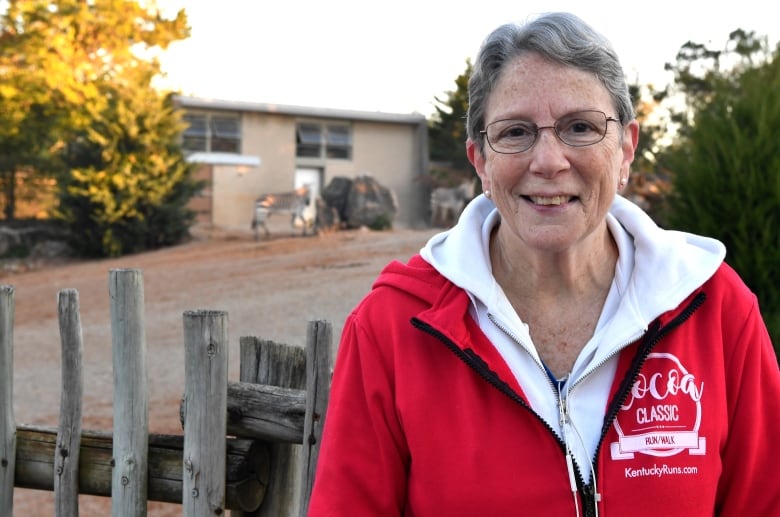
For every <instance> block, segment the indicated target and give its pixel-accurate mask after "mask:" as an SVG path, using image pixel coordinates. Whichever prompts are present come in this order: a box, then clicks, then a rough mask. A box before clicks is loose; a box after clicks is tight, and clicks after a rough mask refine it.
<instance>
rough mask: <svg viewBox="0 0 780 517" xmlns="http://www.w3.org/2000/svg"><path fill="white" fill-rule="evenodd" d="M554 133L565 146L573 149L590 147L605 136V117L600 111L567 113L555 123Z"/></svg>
mask: <svg viewBox="0 0 780 517" xmlns="http://www.w3.org/2000/svg"><path fill="white" fill-rule="evenodd" d="M555 132H556V133H557V134H558V137H559V138H560V139H561V140H562V141H563V142H564V143H565V144H568V145H571V146H574V147H582V146H585V145H592V144H595V143H596V142H600V141H601V140H602V139H603V138H604V135H606V134H607V116H606V115H605V114H604V113H602V112H600V111H579V112H576V113H569V114H568V115H565V116H563V117H561V118H560V119H558V121H557V122H556V123H555Z"/></svg>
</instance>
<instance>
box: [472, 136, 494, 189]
mask: <svg viewBox="0 0 780 517" xmlns="http://www.w3.org/2000/svg"><path fill="white" fill-rule="evenodd" d="M466 156H468V159H469V162H471V165H473V166H474V170H476V171H477V176H479V179H480V181H482V190H490V178H489V177H488V175H487V173H486V172H485V156H484V155H483V154H482V150H481V149H480V148H479V146H478V145H477V144H476V143H475V142H474V141H473V140H472V139H471V138H469V139H468V140H466Z"/></svg>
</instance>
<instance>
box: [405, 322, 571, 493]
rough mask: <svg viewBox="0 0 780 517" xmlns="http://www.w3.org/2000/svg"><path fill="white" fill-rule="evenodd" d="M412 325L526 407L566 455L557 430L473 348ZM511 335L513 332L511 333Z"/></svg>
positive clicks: (419, 324) (428, 327)
mask: <svg viewBox="0 0 780 517" xmlns="http://www.w3.org/2000/svg"><path fill="white" fill-rule="evenodd" d="M412 325H413V326H414V327H416V328H418V329H420V330H421V331H423V332H425V333H427V334H430V335H431V336H433V337H435V338H436V339H438V340H439V341H441V342H442V343H443V344H444V346H446V347H447V348H448V349H449V350H450V351H451V352H452V353H454V354H455V355H456V356H457V357H458V358H459V359H460V360H461V361H463V362H464V363H465V364H466V366H468V367H469V368H471V369H472V370H474V371H475V372H476V373H477V374H478V375H479V376H480V377H482V378H483V379H484V380H485V381H487V382H488V383H489V384H490V385H491V386H493V387H494V388H496V389H497V390H498V391H500V392H501V393H503V394H504V395H506V396H507V397H509V398H510V399H511V400H512V401H514V402H516V403H517V404H519V405H520V406H521V407H522V408H524V409H526V410H527V411H528V412H529V413H531V415H533V417H534V418H535V419H536V420H538V421H539V423H541V424H542V425H543V426H544V428H545V429H547V430H548V431H549V432H550V434H551V435H552V437H553V438H554V439H555V441H556V443H557V444H558V447H560V449H561V452H562V453H563V454H564V456H565V455H566V444H565V443H564V441H563V440H562V439H561V438H559V437H558V434H557V433H556V432H555V430H554V429H553V428H552V427H551V426H550V425H549V424H548V423H547V422H546V421H545V420H544V419H543V418H542V417H541V416H539V414H538V413H536V411H534V410H533V408H532V407H531V406H530V405H529V404H528V403H526V401H525V400H523V398H522V397H521V396H520V395H518V394H517V392H515V391H514V390H513V389H512V388H510V387H509V385H508V384H507V383H505V382H504V381H502V380H501V379H499V377H498V375H496V374H495V372H493V371H492V370H491V369H490V368H488V366H487V363H485V361H484V360H483V359H482V358H481V357H480V356H479V355H477V354H475V353H474V352H472V351H471V350H463V349H462V348H460V347H458V346H457V345H456V344H455V343H453V342H452V340H450V339H449V338H448V337H447V336H445V335H444V334H442V333H441V332H440V331H439V330H437V329H436V328H434V327H432V326H431V325H428V324H427V323H425V322H423V321H421V320H419V319H417V318H416V317H415V318H412ZM510 335H511V334H510ZM545 375H546V374H545ZM550 386H551V387H552V382H550ZM574 469H575V470H576V475H577V484H578V486H580V485H581V484H582V481H581V478H582V476H581V475H580V472H579V467H578V466H577V465H576V463H575V464H574Z"/></svg>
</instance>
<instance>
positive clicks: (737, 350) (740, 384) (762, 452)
mask: <svg viewBox="0 0 780 517" xmlns="http://www.w3.org/2000/svg"><path fill="white" fill-rule="evenodd" d="M737 340H738V344H737V346H734V347H733V354H732V356H731V357H726V361H727V365H728V367H729V369H728V372H727V375H729V376H730V378H728V379H727V381H726V382H727V383H728V385H729V389H728V401H727V402H728V411H729V426H730V428H729V433H728V439H727V441H726V443H725V444H724V446H723V450H722V454H721V457H722V461H723V473H722V476H721V479H720V483H719V486H718V496H717V500H716V514H717V515H719V516H720V517H744V515H746V510H747V513H749V514H750V515H765V516H780V476H778V475H777V467H778V464H780V441H779V440H780V371H779V370H778V362H777V357H776V356H775V352H774V350H773V349H772V343H771V341H770V339H769V335H768V333H767V330H766V327H765V325H764V322H763V320H762V319H761V316H760V315H759V310H758V305H757V303H756V302H755V298H754V303H753V308H752V310H751V311H750V313H749V314H748V318H747V320H746V322H745V325H744V326H743V327H742V328H741V329H740V331H739V333H738V336H737Z"/></svg>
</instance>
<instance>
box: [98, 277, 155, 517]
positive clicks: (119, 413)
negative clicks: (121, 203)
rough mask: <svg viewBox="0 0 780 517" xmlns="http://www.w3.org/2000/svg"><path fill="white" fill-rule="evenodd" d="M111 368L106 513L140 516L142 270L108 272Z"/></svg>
mask: <svg viewBox="0 0 780 517" xmlns="http://www.w3.org/2000/svg"><path fill="white" fill-rule="evenodd" d="M108 292H109V298H110V302H111V303H110V305H111V341H112V351H113V368H114V444H113V451H114V452H113V454H114V457H113V472H112V476H111V514H112V515H113V516H114V517H134V516H138V517H143V516H145V515H146V506H147V486H148V481H147V480H148V451H149V393H148V390H149V388H148V382H147V381H148V379H147V371H146V335H145V329H144V285H143V274H142V273H141V271H140V270H138V269H113V270H111V271H110V272H109V282H108Z"/></svg>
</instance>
